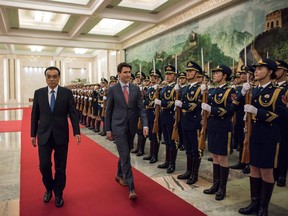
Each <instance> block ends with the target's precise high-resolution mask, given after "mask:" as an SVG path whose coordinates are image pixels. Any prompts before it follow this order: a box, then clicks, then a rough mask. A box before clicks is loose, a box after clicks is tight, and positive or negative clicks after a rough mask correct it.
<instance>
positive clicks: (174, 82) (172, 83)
mask: <svg viewBox="0 0 288 216" xmlns="http://www.w3.org/2000/svg"><path fill="white" fill-rule="evenodd" d="M174 83H175V82H172V83H170V84H167V85H168V86H171V85H173V84H174Z"/></svg>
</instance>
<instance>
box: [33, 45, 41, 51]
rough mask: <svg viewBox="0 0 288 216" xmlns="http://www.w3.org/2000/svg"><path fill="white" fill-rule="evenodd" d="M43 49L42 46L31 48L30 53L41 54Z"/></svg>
mask: <svg viewBox="0 0 288 216" xmlns="http://www.w3.org/2000/svg"><path fill="white" fill-rule="evenodd" d="M42 49H43V47H42V46H31V51H32V52H41V51H42Z"/></svg>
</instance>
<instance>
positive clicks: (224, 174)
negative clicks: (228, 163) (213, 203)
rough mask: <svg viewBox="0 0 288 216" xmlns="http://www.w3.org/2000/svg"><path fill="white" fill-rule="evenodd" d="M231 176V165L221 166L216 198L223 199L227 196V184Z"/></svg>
mask: <svg viewBox="0 0 288 216" xmlns="http://www.w3.org/2000/svg"><path fill="white" fill-rule="evenodd" d="M228 176H229V167H222V166H220V184H219V189H218V191H217V192H216V196H215V199H216V200H223V199H224V198H225V196H226V185H227V180H228Z"/></svg>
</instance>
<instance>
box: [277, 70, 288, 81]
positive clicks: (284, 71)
mask: <svg viewBox="0 0 288 216" xmlns="http://www.w3.org/2000/svg"><path fill="white" fill-rule="evenodd" d="M284 73H287V72H286V70H284V69H283V72H282V75H281V76H280V77H277V78H276V80H279V79H281V78H282V77H283V76H284Z"/></svg>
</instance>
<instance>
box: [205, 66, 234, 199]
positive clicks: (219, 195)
mask: <svg viewBox="0 0 288 216" xmlns="http://www.w3.org/2000/svg"><path fill="white" fill-rule="evenodd" d="M212 72H222V73H223V74H226V75H227V76H226V81H229V80H230V77H231V74H232V71H231V69H230V68H229V67H227V66H226V65H219V66H217V68H215V69H213V70H212ZM234 96H235V90H234V89H233V88H231V87H229V86H228V84H227V83H225V84H223V85H222V86H218V87H216V88H214V89H211V90H210V91H209V94H208V104H209V105H210V106H211V112H210V115H209V117H208V119H207V141H208V150H209V152H211V153H213V154H215V155H222V156H227V155H229V154H230V151H231V138H232V137H231V135H232V129H233V126H232V116H233V110H232V98H233V97H234ZM228 175H229V167H224V166H221V165H220V164H216V163H213V186H212V187H211V188H210V189H206V190H204V191H203V192H204V193H205V194H214V193H216V196H215V199H216V200H223V199H224V198H225V196H226V184H227V180H228Z"/></svg>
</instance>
